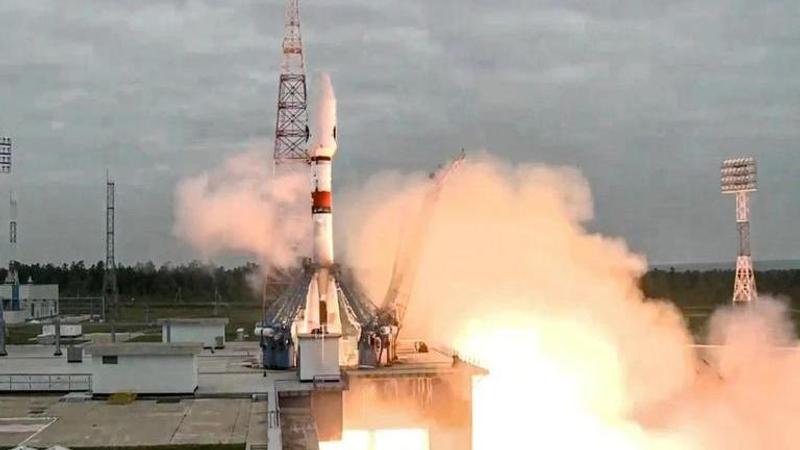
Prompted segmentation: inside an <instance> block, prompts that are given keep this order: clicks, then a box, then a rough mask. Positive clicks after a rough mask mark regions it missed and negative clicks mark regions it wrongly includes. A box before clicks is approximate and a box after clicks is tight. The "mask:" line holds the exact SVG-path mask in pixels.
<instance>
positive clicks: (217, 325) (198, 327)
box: [160, 317, 228, 348]
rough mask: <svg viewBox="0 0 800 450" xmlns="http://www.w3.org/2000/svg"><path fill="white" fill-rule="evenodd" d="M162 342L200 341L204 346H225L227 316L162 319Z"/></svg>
mask: <svg viewBox="0 0 800 450" xmlns="http://www.w3.org/2000/svg"><path fill="white" fill-rule="evenodd" d="M160 323H161V341H162V342H170V343H172V342H202V343H203V347H205V348H222V347H225V326H226V325H228V318H227V317H211V318H194V319H186V318H180V319H163V320H161V321H160Z"/></svg>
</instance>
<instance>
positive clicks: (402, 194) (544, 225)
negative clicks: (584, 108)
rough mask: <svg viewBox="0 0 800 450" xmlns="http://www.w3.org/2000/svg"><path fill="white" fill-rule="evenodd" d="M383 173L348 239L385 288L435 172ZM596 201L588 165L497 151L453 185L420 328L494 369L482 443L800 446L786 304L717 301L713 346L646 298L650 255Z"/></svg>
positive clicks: (411, 322)
mask: <svg viewBox="0 0 800 450" xmlns="http://www.w3.org/2000/svg"><path fill="white" fill-rule="evenodd" d="M383 178H384V176H383V175H378V176H377V177H376V180H373V181H371V182H370V183H369V186H370V188H369V189H365V190H363V191H367V192H366V193H364V194H363V196H364V198H362V199H360V200H359V201H358V202H357V204H351V205H348V206H349V207H352V208H353V209H352V210H350V211H349V215H350V217H357V218H358V220H357V221H356V220H353V219H350V220H351V223H356V222H357V223H358V224H359V225H358V226H356V227H355V228H353V229H352V230H351V232H350V233H349V237H350V238H351V239H350V241H349V244H348V250H349V251H348V255H349V258H350V261H351V262H352V263H353V265H354V266H355V267H356V268H357V269H359V270H358V274H359V276H360V278H361V280H362V281H363V282H364V283H365V284H366V287H367V289H368V291H369V292H370V293H371V294H372V296H373V298H378V299H380V298H382V294H383V292H384V290H385V289H386V285H387V283H388V277H389V274H390V273H391V263H392V261H393V259H394V257H395V255H396V253H397V243H398V239H400V236H401V234H402V225H401V224H402V223H405V222H408V220H409V215H410V214H414V212H415V211H418V205H419V202H420V199H421V196H423V195H424V194H425V192H427V190H428V189H429V188H430V181H429V180H426V179H425V178H424V177H422V176H412V177H398V176H397V175H390V176H389V177H388V178H387V179H389V180H390V181H389V182H386V181H385V180H384V179H383ZM398 179H399V180H400V182H398ZM363 191H362V192H363ZM591 209H592V205H591V195H590V192H589V188H588V184H587V183H586V180H585V179H584V178H583V177H582V176H581V175H580V174H579V173H578V172H577V171H576V170H574V169H569V168H549V167H543V166H537V165H527V164H523V165H518V166H510V165H507V164H505V163H502V162H500V161H497V160H496V159H494V158H491V157H488V156H482V157H477V158H475V157H472V158H468V159H467V161H466V163H465V164H464V166H463V167H462V168H461V169H460V170H459V171H458V172H457V173H455V174H453V175H452V176H451V178H450V179H449V180H448V184H447V185H446V186H445V189H444V190H443V192H442V194H441V197H440V203H439V205H438V208H437V209H436V211H435V213H434V216H433V217H431V225H430V227H429V233H430V234H429V236H428V238H427V239H426V242H427V244H426V246H425V249H424V251H423V252H422V260H421V262H420V272H419V276H418V279H417V283H416V289H415V296H414V297H413V300H412V303H411V305H410V306H409V312H408V319H407V320H408V323H407V324H406V330H408V332H407V334H406V335H405V336H406V337H419V338H423V339H426V340H429V341H430V342H432V343H440V344H447V345H452V346H454V347H456V348H459V349H461V350H462V351H464V352H465V353H466V354H468V355H471V356H473V357H476V358H477V359H478V360H480V361H482V363H483V364H485V365H486V367H487V368H488V369H489V370H490V371H491V374H490V375H489V376H488V377H487V378H486V379H484V380H482V381H480V382H479V383H478V384H477V386H476V390H475V398H474V401H475V409H474V424H475V427H476V434H475V448H476V449H479V450H486V449H506V448H509V449H510V448H515V449H516V448H531V449H539V448H547V449H556V448H558V449H573V448H574V449H585V448H594V449H598V448H600V449H605V448H607V449H681V450H684V449H697V450H700V449H703V450H706V449H711V450H715V449H730V448H737V449H747V450H751V449H752V450H756V449H759V450H761V449H789V448H795V447H796V446H797V442H800V429H798V427H796V426H794V425H795V424H794V421H795V417H796V412H797V411H798V410H800V383H798V382H796V381H795V377H796V375H795V374H796V373H797V371H798V369H800V363H799V359H798V356H797V355H798V352H797V346H796V339H795V337H794V335H793V333H792V331H791V327H790V326H789V325H788V323H787V321H786V314H785V312H786V311H785V308H784V307H781V306H779V305H776V304H775V303H773V302H770V301H767V300H764V301H762V302H760V303H759V304H758V305H757V306H756V307H755V308H752V309H750V310H739V311H728V310H724V311H720V312H718V313H717V314H716V316H715V317H714V319H713V320H712V321H711V332H710V340H711V341H712V342H717V343H723V344H726V345H725V346H724V347H720V348H712V349H710V350H707V351H705V352H704V354H703V355H701V356H705V358H706V359H705V362H704V361H703V360H701V359H700V358H699V357H698V355H697V354H696V353H695V350H694V349H693V348H692V345H691V344H692V339H691V336H690V334H689V332H688V331H687V329H686V326H685V324H684V322H683V318H682V316H681V314H680V313H679V311H678V310H677V309H676V308H675V307H673V306H672V305H671V304H669V303H664V302H656V301H648V300H646V299H645V298H644V296H643V294H642V292H641V290H640V289H639V287H638V279H639V277H640V276H641V274H642V273H643V272H644V270H646V265H645V262H644V259H643V258H642V257H640V256H638V255H635V254H633V253H631V252H630V251H629V250H628V249H627V248H626V246H625V244H624V242H622V241H621V240H619V239H614V238H608V237H604V236H601V235H598V234H593V233H589V232H587V231H586V229H585V228H584V226H583V222H585V221H587V220H589V219H590V218H591ZM776 345H778V346H783V347H784V348H785V349H784V350H782V351H776V350H775V346H776Z"/></svg>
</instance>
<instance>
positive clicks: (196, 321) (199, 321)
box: [158, 317, 230, 325]
mask: <svg viewBox="0 0 800 450" xmlns="http://www.w3.org/2000/svg"><path fill="white" fill-rule="evenodd" d="M228 322H230V320H228V318H227V317H176V318H172V319H160V320H159V321H158V323H161V324H164V323H177V324H185V325H227V324H228Z"/></svg>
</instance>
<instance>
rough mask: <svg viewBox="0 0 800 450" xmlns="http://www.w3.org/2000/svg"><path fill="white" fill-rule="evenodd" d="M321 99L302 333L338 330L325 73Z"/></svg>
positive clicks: (332, 135)
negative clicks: (310, 271)
mask: <svg viewBox="0 0 800 450" xmlns="http://www.w3.org/2000/svg"><path fill="white" fill-rule="evenodd" d="M323 90H324V95H323V96H322V102H321V104H320V105H319V107H318V109H319V110H318V117H317V135H316V137H315V141H314V144H312V147H311V148H310V149H309V155H310V157H311V171H312V191H311V199H312V206H311V218H312V221H313V229H314V231H313V233H314V241H313V243H314V249H313V263H314V266H315V272H314V276H313V277H312V278H311V284H310V286H309V288H308V296H307V297H306V308H305V318H304V321H303V327H304V328H305V329H304V330H301V332H304V333H341V332H342V322H341V316H340V314H339V296H338V291H337V284H336V280H335V278H334V273H333V271H332V269H333V263H334V260H333V202H332V200H333V196H332V188H331V168H332V165H333V157H334V156H335V155H336V149H337V143H336V98H335V97H334V95H333V88H332V87H331V84H330V80H329V79H328V77H327V76H324V77H323Z"/></svg>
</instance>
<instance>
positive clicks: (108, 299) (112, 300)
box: [103, 175, 119, 321]
mask: <svg viewBox="0 0 800 450" xmlns="http://www.w3.org/2000/svg"><path fill="white" fill-rule="evenodd" d="M115 195H116V184H115V183H114V180H112V179H111V178H110V177H109V176H108V175H106V263H105V272H104V274H103V321H105V320H106V310H107V308H108V306H109V305H111V306H113V308H114V312H115V315H116V313H117V309H116V308H117V307H118V303H119V301H118V300H119V290H118V288H117V261H116V255H115V239H116V230H115V214H116V198H115ZM115 318H116V317H115Z"/></svg>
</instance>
